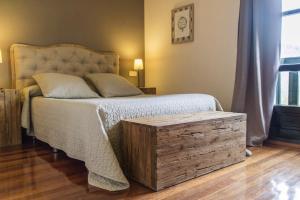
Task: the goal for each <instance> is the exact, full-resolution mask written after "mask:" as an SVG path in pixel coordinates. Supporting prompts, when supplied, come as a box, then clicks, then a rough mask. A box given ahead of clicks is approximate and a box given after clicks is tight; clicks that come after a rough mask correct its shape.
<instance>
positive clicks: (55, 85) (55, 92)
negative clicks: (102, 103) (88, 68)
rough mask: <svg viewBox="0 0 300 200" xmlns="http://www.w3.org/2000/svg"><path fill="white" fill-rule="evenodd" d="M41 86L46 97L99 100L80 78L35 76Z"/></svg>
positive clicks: (48, 75)
mask: <svg viewBox="0 0 300 200" xmlns="http://www.w3.org/2000/svg"><path fill="white" fill-rule="evenodd" d="M33 78H34V80H35V81H36V82H37V84H38V85H39V86H40V88H41V90H42V93H43V96H44V97H51V98H60V99H81V98H97V97H99V95H98V94H97V93H96V92H93V91H92V90H91V89H90V87H89V86H88V85H87V83H86V82H85V81H84V80H83V79H82V78H80V77H78V76H72V75H66V74H58V73H42V74H37V75H34V76H33Z"/></svg>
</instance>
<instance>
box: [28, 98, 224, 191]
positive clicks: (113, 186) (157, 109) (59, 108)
mask: <svg viewBox="0 0 300 200" xmlns="http://www.w3.org/2000/svg"><path fill="white" fill-rule="evenodd" d="M31 107H32V108H31V110H32V122H33V128H34V134H35V136H36V137H37V138H38V139H40V140H42V141H44V142H46V143H48V144H50V145H51V146H52V147H54V148H57V149H61V150H63V151H64V152H66V153H67V155H68V156H70V157H72V158H75V159H79V160H82V161H84V162H85V165H86V167H87V169H88V171H89V175H88V182H89V184H91V185H93V186H96V187H99V188H102V189H105V190H109V191H118V190H124V189H127V188H128V187H129V182H128V180H127V179H126V177H125V176H124V174H123V171H122V169H121V166H120V162H119V161H120V157H121V156H120V155H121V151H120V138H121V137H122V130H121V126H120V122H121V120H122V119H131V118H137V117H146V116H157V115H169V114H179V113H195V112H201V111H214V110H222V108H221V106H220V104H219V103H218V101H217V100H216V99H215V98H214V97H212V96H209V95H204V94H184V95H166V96H147V95H143V96H136V97H123V98H110V99H105V98H99V99H85V100H69V99H68V100H63V99H49V98H43V97H35V98H33V99H32V106H31Z"/></svg>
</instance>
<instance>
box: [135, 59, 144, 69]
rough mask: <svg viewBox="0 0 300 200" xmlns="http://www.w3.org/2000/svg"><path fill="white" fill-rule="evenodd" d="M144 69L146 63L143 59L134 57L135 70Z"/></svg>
mask: <svg viewBox="0 0 300 200" xmlns="http://www.w3.org/2000/svg"><path fill="white" fill-rule="evenodd" d="M143 69H144V63H143V59H140V58H138V59H134V70H143Z"/></svg>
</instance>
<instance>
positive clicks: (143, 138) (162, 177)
mask: <svg viewBox="0 0 300 200" xmlns="http://www.w3.org/2000/svg"><path fill="white" fill-rule="evenodd" d="M122 124H123V135H122V138H121V140H122V153H123V159H124V170H125V173H126V174H127V175H128V176H129V178H131V179H133V180H135V181H137V182H139V183H141V184H143V185H145V186H147V187H149V188H151V189H153V190H155V191H158V190H161V189H164V188H167V187H170V186H173V185H176V184H179V183H182V182H184V181H187V180H190V179H192V178H196V177H199V176H201V175H204V174H207V173H209V172H212V171H214V170H217V169H221V168H223V167H227V166H229V165H232V164H235V163H238V162H241V161H243V160H245V150H246V115H245V114H238V113H226V112H203V113H194V114H182V115H180V114H179V115H169V116H157V117H150V118H139V119H132V120H124V121H123V123H122Z"/></svg>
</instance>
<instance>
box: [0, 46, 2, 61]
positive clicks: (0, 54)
mask: <svg viewBox="0 0 300 200" xmlns="http://www.w3.org/2000/svg"><path fill="white" fill-rule="evenodd" d="M0 63H2V53H1V49H0Z"/></svg>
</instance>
